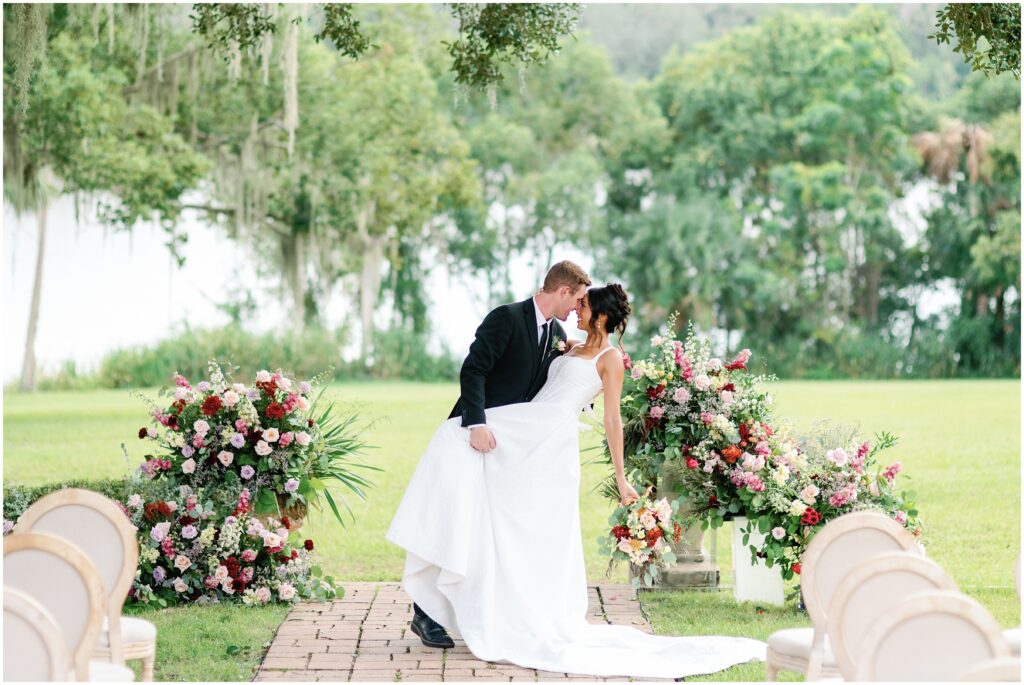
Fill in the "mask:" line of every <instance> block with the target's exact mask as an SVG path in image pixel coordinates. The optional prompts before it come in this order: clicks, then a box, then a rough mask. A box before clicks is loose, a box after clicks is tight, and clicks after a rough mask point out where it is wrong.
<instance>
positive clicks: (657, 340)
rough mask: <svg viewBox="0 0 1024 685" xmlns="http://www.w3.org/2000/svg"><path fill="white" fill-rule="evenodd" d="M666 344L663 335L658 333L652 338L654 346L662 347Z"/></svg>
mask: <svg viewBox="0 0 1024 685" xmlns="http://www.w3.org/2000/svg"><path fill="white" fill-rule="evenodd" d="M664 344H665V339H664V338H663V337H661V336H660V335H656V336H654V337H653V338H651V346H652V347H661V346H662V345H664Z"/></svg>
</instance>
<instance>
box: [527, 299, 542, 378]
mask: <svg viewBox="0 0 1024 685" xmlns="http://www.w3.org/2000/svg"><path fill="white" fill-rule="evenodd" d="M523 322H524V323H525V324H526V340H527V341H528V342H531V343H533V344H532V345H531V346H530V350H529V357H530V379H531V380H532V379H534V378H536V377H537V371H538V369H540V354H539V353H538V351H537V345H538V343H537V315H536V314H535V313H534V311H533V300H532V299H530V300H526V301H525V302H523Z"/></svg>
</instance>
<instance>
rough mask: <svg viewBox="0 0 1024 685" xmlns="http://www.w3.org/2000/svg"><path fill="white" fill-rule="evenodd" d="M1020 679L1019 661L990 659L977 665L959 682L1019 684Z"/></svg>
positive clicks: (1014, 658) (1013, 659)
mask: <svg viewBox="0 0 1024 685" xmlns="http://www.w3.org/2000/svg"><path fill="white" fill-rule="evenodd" d="M1020 678H1021V665H1020V659H1018V658H1017V657H1011V658H1009V659H992V660H991V661H986V662H985V663H983V664H978V665H977V666H975V667H974V668H972V669H970V670H969V671H967V672H966V673H964V674H963V675H961V676H960V680H970V681H974V682H989V683H1019V682H1020Z"/></svg>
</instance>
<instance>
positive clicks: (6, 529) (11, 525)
mask: <svg viewBox="0 0 1024 685" xmlns="http://www.w3.org/2000/svg"><path fill="white" fill-rule="evenodd" d="M12 530H14V521H8V520H7V519H4V535H7V534H8V533H10V532H11V531H12Z"/></svg>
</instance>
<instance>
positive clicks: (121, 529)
mask: <svg viewBox="0 0 1024 685" xmlns="http://www.w3.org/2000/svg"><path fill="white" fill-rule="evenodd" d="M16 532H19V533H48V534H50V535H56V536H57V537H60V538H64V539H65V540H67V541H69V542H71V543H72V544H74V545H75V546H76V547H78V548H79V549H80V550H82V551H83V552H85V554H86V555H87V556H88V557H89V560H90V561H92V563H93V565H94V566H95V567H96V570H97V571H99V574H100V578H101V579H102V580H103V590H104V592H105V593H106V598H107V612H108V614H110V615H109V616H108V618H110V619H111V620H113V618H114V617H115V616H119V615H120V614H121V607H122V605H123V604H124V600H125V598H126V597H127V596H128V591H129V590H130V589H131V587H132V580H133V579H134V578H135V569H136V567H137V566H138V562H139V543H138V540H137V539H136V537H135V526H133V525H132V523H131V521H129V520H128V517H127V516H125V515H124V512H123V511H121V508H120V507H118V506H117V504H116V503H115V502H114V501H113V500H110V499H108V498H107V497H104V496H103V495H101V494H100V493H98V492H93V491H92V490H82V489H77V488H69V489H65V490H58V491H57V492H51V493H50V494H49V495H46V496H45V497H41V498H39V499H38V500H36V501H35V502H34V503H33V504H32V506H30V507H29V508H28V509H26V510H25V513H23V514H22V515H21V518H19V519H18V526H17V529H16Z"/></svg>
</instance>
